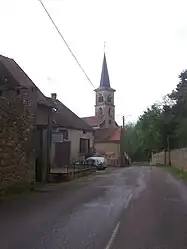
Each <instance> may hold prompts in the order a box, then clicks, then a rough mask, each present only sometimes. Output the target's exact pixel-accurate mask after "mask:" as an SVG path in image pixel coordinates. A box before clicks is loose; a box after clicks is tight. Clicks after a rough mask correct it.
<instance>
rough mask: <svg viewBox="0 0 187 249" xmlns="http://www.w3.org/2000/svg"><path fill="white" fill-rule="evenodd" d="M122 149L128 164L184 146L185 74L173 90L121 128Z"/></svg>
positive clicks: (186, 129)
mask: <svg viewBox="0 0 187 249" xmlns="http://www.w3.org/2000/svg"><path fill="white" fill-rule="evenodd" d="M124 137H125V139H124V146H125V149H126V152H127V153H128V155H129V156H130V157H131V159H132V161H139V162H140V161H149V159H150V157H151V153H152V152H154V153H157V152H160V151H163V150H165V151H167V150H171V149H178V148H183V147H186V146H187V70H184V71H183V72H182V73H181V74H180V75H179V82H178V84H177V86H176V88H175V89H174V90H173V91H172V92H171V93H169V94H168V95H166V96H165V97H164V98H163V100H162V101H161V102H160V103H155V104H153V105H152V106H151V107H149V108H147V110H145V112H144V113H143V114H142V115H141V116H140V117H139V119H138V121H137V122H136V123H135V124H128V125H126V127H125V136H124Z"/></svg>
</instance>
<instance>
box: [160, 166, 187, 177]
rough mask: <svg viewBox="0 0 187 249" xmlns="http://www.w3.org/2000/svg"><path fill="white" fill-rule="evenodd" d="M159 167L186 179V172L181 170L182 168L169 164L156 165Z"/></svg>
mask: <svg viewBox="0 0 187 249" xmlns="http://www.w3.org/2000/svg"><path fill="white" fill-rule="evenodd" d="M156 166H157V167H159V168H164V169H166V170H168V171H169V172H171V173H172V174H174V175H177V176H178V177H179V178H181V179H184V180H187V172H186V171H183V170H182V169H179V168H176V167H175V166H170V165H167V164H158V165H156Z"/></svg>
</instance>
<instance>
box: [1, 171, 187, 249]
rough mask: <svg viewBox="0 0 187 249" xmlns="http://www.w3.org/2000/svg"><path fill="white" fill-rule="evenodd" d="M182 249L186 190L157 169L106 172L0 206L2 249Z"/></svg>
mask: <svg viewBox="0 0 187 249" xmlns="http://www.w3.org/2000/svg"><path fill="white" fill-rule="evenodd" d="M83 248H84V249H184V248H187V187H186V185H185V184H184V183H183V182H182V181H180V180H177V179H176V178H175V177H173V176H172V175H171V174H169V173H168V172H167V171H164V170H163V169H159V168H155V167H131V168H119V169H107V171H106V172H100V173H97V174H96V175H94V176H89V177H86V178H82V179H78V180H76V181H74V182H70V183H64V184H59V185H57V186H53V185H52V186H51V187H44V188H43V189H41V191H40V192H37V193H34V194H32V195H29V196H26V197H23V196H22V197H19V198H18V199H15V200H11V201H9V202H5V203H3V204H1V206H0V249H83Z"/></svg>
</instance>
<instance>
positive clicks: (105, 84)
mask: <svg viewBox="0 0 187 249" xmlns="http://www.w3.org/2000/svg"><path fill="white" fill-rule="evenodd" d="M99 87H100V88H110V80H109V75H108V68H107V62H106V56H105V54H104V58H103V67H102V72H101V80H100V86H99Z"/></svg>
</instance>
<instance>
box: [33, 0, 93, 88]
mask: <svg viewBox="0 0 187 249" xmlns="http://www.w3.org/2000/svg"><path fill="white" fill-rule="evenodd" d="M38 1H39V2H40V3H41V5H42V7H43V8H44V10H45V12H46V14H47V15H48V17H49V19H50V20H51V22H52V23H53V25H54V27H55V29H56V31H57V32H58V33H59V35H60V37H61V38H62V40H63V42H64V43H65V45H66V47H67V48H68V50H69V51H70V53H71V55H72V56H73V58H74V59H75V61H76V62H77V64H78V66H79V67H80V69H81V70H82V72H83V73H84V75H85V76H86V78H87V80H88V81H89V82H90V84H91V85H92V86H93V87H94V88H95V86H94V84H93V83H92V81H91V80H90V78H89V77H88V75H87V73H86V72H85V70H84V69H83V67H82V66H81V64H80V63H79V61H78V59H77V58H76V56H75V54H74V53H73V51H72V50H71V48H70V47H69V45H68V43H67V41H66V40H65V39H64V37H63V35H62V33H61V32H60V30H59V28H58V27H57V25H56V24H55V22H54V21H53V19H52V17H51V15H50V14H49V12H48V10H47V9H46V7H45V5H44V4H43V2H42V0H38Z"/></svg>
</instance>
